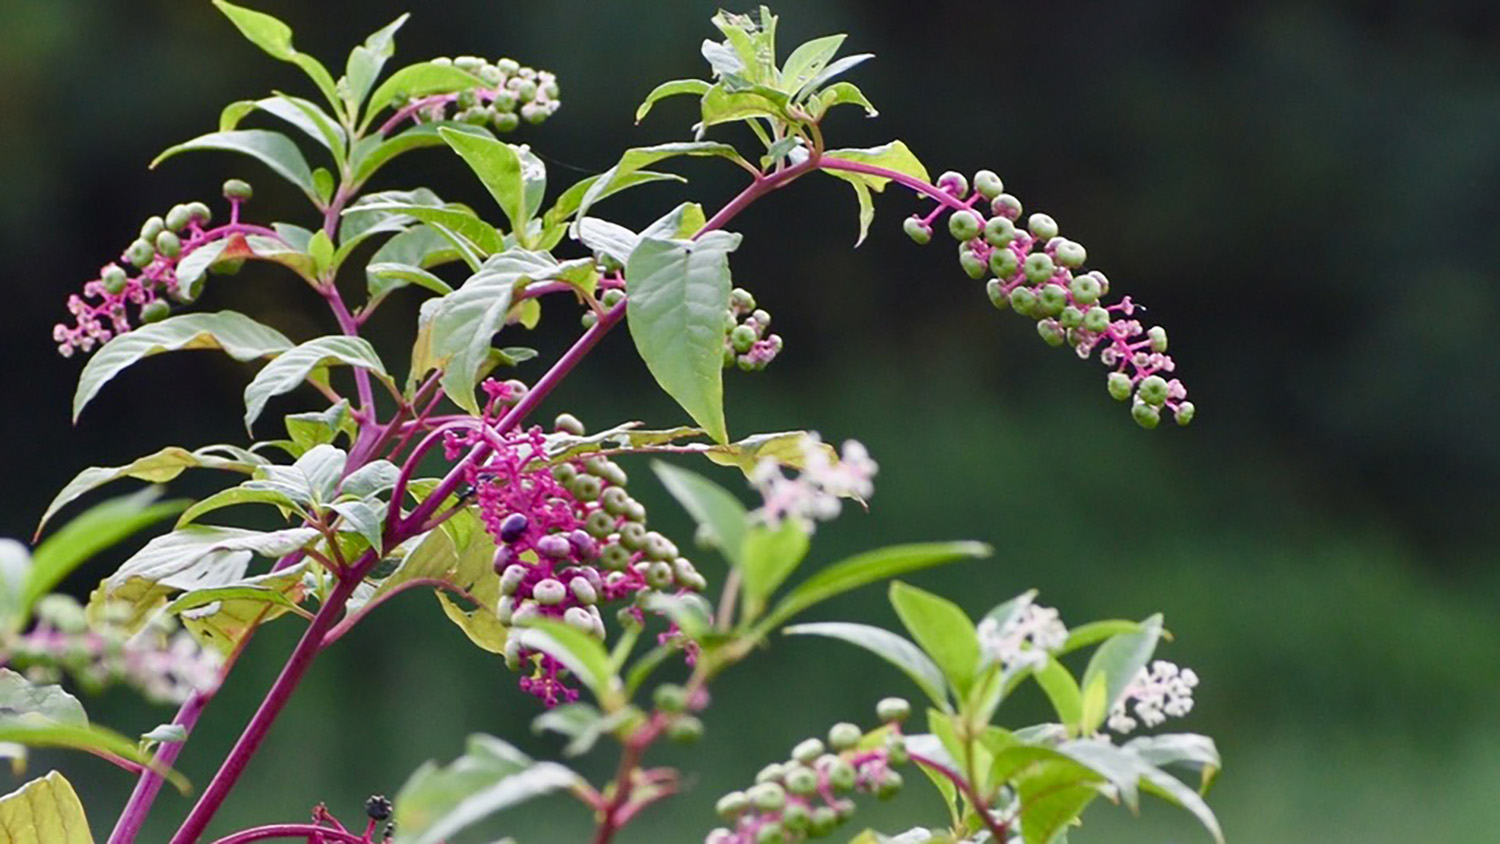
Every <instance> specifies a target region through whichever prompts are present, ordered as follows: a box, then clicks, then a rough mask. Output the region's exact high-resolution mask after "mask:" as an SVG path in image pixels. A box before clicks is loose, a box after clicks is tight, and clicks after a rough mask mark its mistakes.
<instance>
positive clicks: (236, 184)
mask: <svg viewBox="0 0 1500 844" xmlns="http://www.w3.org/2000/svg"><path fill="white" fill-rule="evenodd" d="M254 195H255V191H254V190H252V189H251V188H250V183H249V182H247V181H245V180H244V179H230V180H229V181H227V182H225V183H224V198H225V199H231V200H233V199H239V200H248V199H250V197H252V196H254Z"/></svg>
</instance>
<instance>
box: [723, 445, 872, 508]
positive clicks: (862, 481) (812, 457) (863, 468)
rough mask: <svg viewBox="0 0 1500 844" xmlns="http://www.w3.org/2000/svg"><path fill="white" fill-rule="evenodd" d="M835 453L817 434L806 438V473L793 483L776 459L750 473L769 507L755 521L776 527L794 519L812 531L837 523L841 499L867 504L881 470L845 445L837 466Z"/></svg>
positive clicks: (863, 453) (865, 453) (859, 449)
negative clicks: (816, 523) (829, 523)
mask: <svg viewBox="0 0 1500 844" xmlns="http://www.w3.org/2000/svg"><path fill="white" fill-rule="evenodd" d="M832 452H833V450H832V448H830V447H828V446H825V445H824V444H823V441H822V440H821V439H820V438H819V437H818V435H817V434H816V433H812V434H808V435H807V436H806V438H804V439H803V441H802V471H801V473H800V474H799V475H798V476H797V477H795V478H789V477H787V476H786V474H785V473H784V472H783V471H782V468H781V464H780V463H779V462H777V461H776V460H775V459H772V458H769V457H767V458H762V459H761V461H760V462H759V463H757V464H756V465H755V469H754V470H752V471H751V473H750V483H751V485H753V486H754V487H755V488H756V490H757V491H759V492H760V494H761V497H762V498H763V499H764V500H765V504H763V505H762V506H761V507H760V508H758V509H757V510H755V512H754V513H753V514H752V515H754V516H755V517H756V518H758V519H760V520H761V521H763V522H765V523H766V524H768V525H771V526H773V527H774V526H776V525H779V524H781V522H782V521H783V520H784V519H794V520H796V521H797V522H799V523H800V524H802V525H803V527H805V528H806V529H807V530H809V531H810V530H812V528H813V524H814V523H815V522H826V521H829V520H831V519H834V518H837V517H838V514H839V510H840V509H842V504H841V502H840V501H839V499H840V498H855V499H858V500H860V501H864V500H865V499H868V498H869V497H870V496H871V495H873V494H875V482H874V477H875V473H876V471H878V470H879V468H880V467H879V466H878V465H876V463H875V461H874V460H872V459H870V453H869V451H867V450H865V447H864V446H863V445H862V444H860V443H859V442H858V441H856V440H845V441H844V447H843V453H842V454H841V455H839V456H838V459H837V460H835V459H834V455H833V453H832Z"/></svg>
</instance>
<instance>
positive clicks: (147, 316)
mask: <svg viewBox="0 0 1500 844" xmlns="http://www.w3.org/2000/svg"><path fill="white" fill-rule="evenodd" d="M171 313H172V306H171V305H168V304H167V303H166V302H164V301H162V300H161V299H157V300H155V301H153V302H151V303H150V304H148V305H146V306H145V307H144V308H141V322H144V323H148V324H149V323H153V322H161V321H162V320H164V319H166V318H167V316H168V315H170V314H171Z"/></svg>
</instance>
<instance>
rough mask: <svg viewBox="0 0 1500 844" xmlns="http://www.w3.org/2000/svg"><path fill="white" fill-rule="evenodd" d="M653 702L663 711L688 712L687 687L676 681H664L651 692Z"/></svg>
mask: <svg viewBox="0 0 1500 844" xmlns="http://www.w3.org/2000/svg"><path fill="white" fill-rule="evenodd" d="M651 702H652V703H654V704H655V705H656V708H657V709H660V710H661V711H663V712H672V713H678V712H686V711H687V702H688V696H687V689H684V688H683V687H682V686H679V685H677V684H676V683H662V684H661V685H660V686H657V687H656V689H655V690H653V691H652V692H651Z"/></svg>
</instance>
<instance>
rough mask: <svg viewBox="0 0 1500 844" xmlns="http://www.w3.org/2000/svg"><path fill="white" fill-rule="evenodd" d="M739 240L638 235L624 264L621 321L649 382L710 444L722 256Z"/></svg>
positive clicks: (719, 424) (724, 282)
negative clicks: (626, 292) (625, 298)
mask: <svg viewBox="0 0 1500 844" xmlns="http://www.w3.org/2000/svg"><path fill="white" fill-rule="evenodd" d="M739 243H740V236H739V235H737V234H730V233H728V232H722V231H714V232H708V233H707V234H706V235H704V236H703V237H700V238H699V239H697V240H693V241H672V240H658V239H656V238H642V240H641V242H640V244H639V245H638V246H637V247H636V249H635V251H634V252H633V253H631V255H630V260H629V261H628V262H627V263H626V265H625V277H626V279H627V281H628V283H629V285H630V305H629V307H628V308H627V309H626V318H627V321H628V323H629V326H630V336H631V338H632V339H634V340H635V347H636V350H637V351H638V352H640V355H641V359H642V360H644V361H645V363H646V368H647V369H649V370H650V371H651V374H652V376H653V377H655V378H656V382H657V383H658V384H660V385H661V387H662V389H663V390H665V391H666V392H667V394H668V395H670V396H671V397H672V398H673V399H676V400H677V403H678V404H679V405H681V406H682V408H683V409H684V410H686V411H687V412H688V415H689V416H691V417H692V418H693V420H694V421H696V422H697V423H698V424H699V425H700V426H701V427H702V428H703V429H704V430H705V431H707V432H708V435H709V436H710V437H712V438H713V439H714V440H715V441H717V442H721V443H722V442H727V441H728V440H729V432H728V430H727V429H726V427H725V423H724V387H723V373H724V312H725V310H726V309H727V308H728V307H729V288H730V281H729V253H730V252H732V251H734V249H735V248H736V247H737V246H739Z"/></svg>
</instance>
